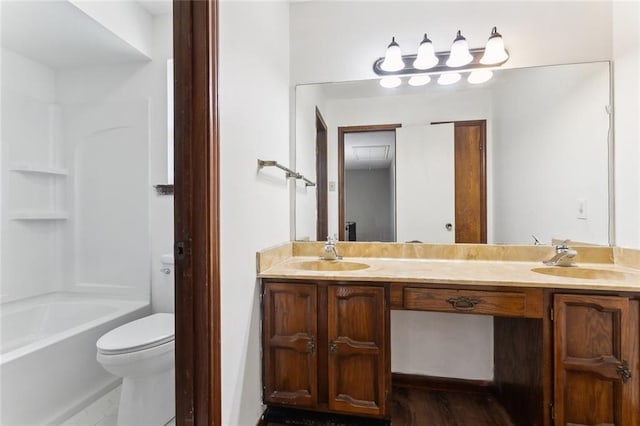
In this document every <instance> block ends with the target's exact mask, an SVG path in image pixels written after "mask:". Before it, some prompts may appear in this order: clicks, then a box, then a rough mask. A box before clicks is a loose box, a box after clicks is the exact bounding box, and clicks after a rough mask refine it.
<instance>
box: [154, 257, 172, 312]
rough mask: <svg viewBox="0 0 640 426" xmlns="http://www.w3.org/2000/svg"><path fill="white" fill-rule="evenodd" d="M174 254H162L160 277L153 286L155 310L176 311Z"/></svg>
mask: <svg viewBox="0 0 640 426" xmlns="http://www.w3.org/2000/svg"><path fill="white" fill-rule="evenodd" d="M174 266H175V265H174V261H173V254H171V253H169V254H163V255H162V256H160V262H159V266H158V267H159V271H160V274H158V275H156V276H157V277H158V279H157V280H156V282H155V283H153V286H152V288H151V304H152V307H153V312H154V313H156V312H168V313H173V312H175V303H174V302H175V274H174Z"/></svg>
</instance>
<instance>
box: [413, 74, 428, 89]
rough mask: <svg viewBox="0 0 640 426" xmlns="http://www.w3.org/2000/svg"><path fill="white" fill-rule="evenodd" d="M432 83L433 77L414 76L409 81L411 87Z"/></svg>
mask: <svg viewBox="0 0 640 426" xmlns="http://www.w3.org/2000/svg"><path fill="white" fill-rule="evenodd" d="M430 81H431V77H429V76H428V75H414V76H413V77H411V78H410V79H409V86H414V87H417V86H424V85H425V84H429V82H430Z"/></svg>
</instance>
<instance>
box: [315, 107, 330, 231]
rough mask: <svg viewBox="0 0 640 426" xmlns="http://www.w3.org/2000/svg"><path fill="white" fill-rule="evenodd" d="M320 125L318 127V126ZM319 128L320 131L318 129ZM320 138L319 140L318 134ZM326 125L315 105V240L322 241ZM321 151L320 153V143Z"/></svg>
mask: <svg viewBox="0 0 640 426" xmlns="http://www.w3.org/2000/svg"><path fill="white" fill-rule="evenodd" d="M318 125H319V126H320V129H319V128H318ZM319 130H320V131H319ZM321 134H322V135H323V136H322V140H319V137H320V135H321ZM328 136H329V134H328V127H327V123H326V122H325V121H324V118H323V117H322V113H320V110H319V109H318V107H317V106H316V189H317V192H316V205H317V209H316V210H317V213H316V215H317V216H316V240H317V241H324V239H325V238H327V235H328V234H329V206H328V192H327V157H328V149H329V146H328V145H329V143H328ZM321 144H322V145H323V152H322V155H320V154H321V153H320V145H321Z"/></svg>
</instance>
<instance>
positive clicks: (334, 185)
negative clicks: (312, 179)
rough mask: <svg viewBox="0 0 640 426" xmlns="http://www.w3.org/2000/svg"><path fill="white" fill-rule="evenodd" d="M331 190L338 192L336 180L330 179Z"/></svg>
mask: <svg viewBox="0 0 640 426" xmlns="http://www.w3.org/2000/svg"><path fill="white" fill-rule="evenodd" d="M329 192H336V183H335V181H329Z"/></svg>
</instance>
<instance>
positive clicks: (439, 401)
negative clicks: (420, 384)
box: [391, 386, 513, 426]
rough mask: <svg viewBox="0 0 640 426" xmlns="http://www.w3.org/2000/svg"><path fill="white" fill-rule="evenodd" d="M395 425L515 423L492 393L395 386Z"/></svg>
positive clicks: (492, 425)
mask: <svg viewBox="0 0 640 426" xmlns="http://www.w3.org/2000/svg"><path fill="white" fill-rule="evenodd" d="M391 422H392V424H393V426H427V425H429V426H507V425H509V426H511V425H513V422H512V421H511V419H510V418H509V416H508V414H507V413H506V412H505V410H504V408H502V406H500V404H499V403H498V401H497V400H496V399H495V398H494V397H493V396H492V395H491V394H488V393H475V392H473V393H463V392H452V391H445V390H432V389H424V388H414V387H399V386H395V387H394V388H393V398H392V403H391Z"/></svg>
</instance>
